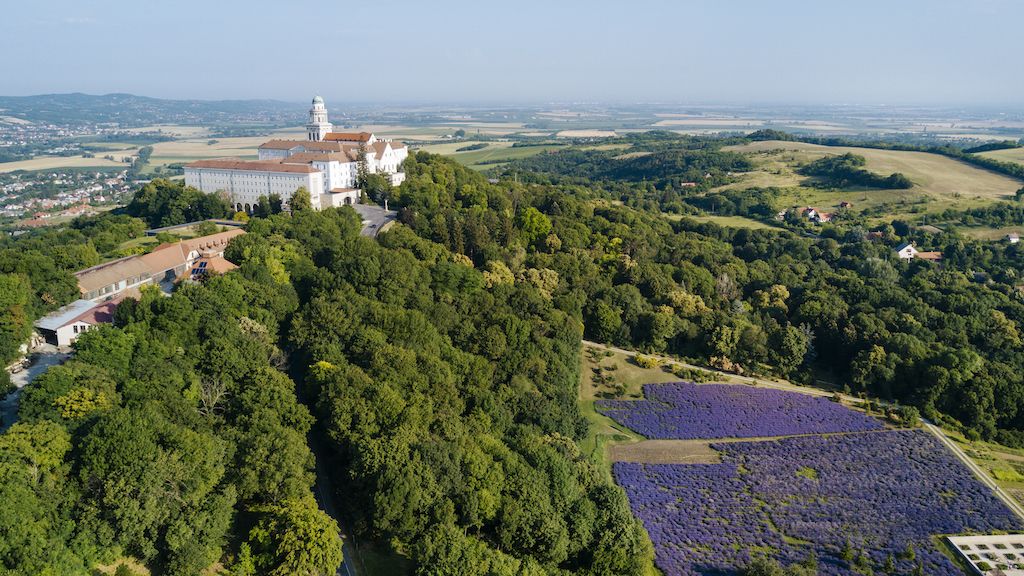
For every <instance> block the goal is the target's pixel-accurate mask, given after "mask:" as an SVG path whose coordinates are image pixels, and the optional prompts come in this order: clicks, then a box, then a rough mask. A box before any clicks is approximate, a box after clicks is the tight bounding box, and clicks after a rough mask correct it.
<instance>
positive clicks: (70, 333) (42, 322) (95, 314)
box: [35, 298, 121, 346]
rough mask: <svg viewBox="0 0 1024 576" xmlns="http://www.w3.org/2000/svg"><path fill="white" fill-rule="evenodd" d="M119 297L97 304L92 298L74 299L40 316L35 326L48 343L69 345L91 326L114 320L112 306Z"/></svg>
mask: <svg viewBox="0 0 1024 576" xmlns="http://www.w3.org/2000/svg"><path fill="white" fill-rule="evenodd" d="M120 301H121V299H120V298H119V299H117V300H110V301H108V302H103V303H100V304H97V303H96V302H93V301H92V300H84V299H83V300H75V301H74V302H72V303H71V304H68V305H67V306H64V307H63V308H61V309H59V310H57V311H55V312H54V313H52V314H50V315H49V316H45V317H43V318H40V319H39V320H38V321H37V322H36V324H35V326H36V329H37V330H39V334H41V335H42V336H43V338H45V339H46V341H47V342H49V343H50V344H54V345H56V346H70V345H71V344H72V343H74V341H75V340H77V339H78V337H79V336H80V335H82V334H84V333H85V332H86V331H88V330H90V329H91V328H92V327H93V326H96V325H98V324H109V323H111V322H113V321H114V308H116V307H117V305H118V304H119V303H120Z"/></svg>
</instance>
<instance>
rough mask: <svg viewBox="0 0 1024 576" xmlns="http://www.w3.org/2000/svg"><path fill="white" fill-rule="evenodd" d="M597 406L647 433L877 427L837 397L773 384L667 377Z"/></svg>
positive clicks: (708, 434)
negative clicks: (635, 394) (640, 395)
mask: <svg viewBox="0 0 1024 576" xmlns="http://www.w3.org/2000/svg"><path fill="white" fill-rule="evenodd" d="M597 410H598V411H599V412H601V413H603V414H605V415H606V416H609V417H611V418H612V419H613V420H615V421H616V422H618V423H620V424H622V425H623V426H626V427H627V428H629V429H631V430H633V431H635V432H637V433H639V434H642V435H644V436H646V437H647V438H679V439H695V438H753V437H758V436H788V435H795V434H822V433H829V432H864V431H869V430H881V429H882V424H881V422H879V421H878V420H875V419H874V418H871V417H870V416H866V415H864V414H861V413H860V412H854V411H853V410H850V409H848V408H846V407H844V406H842V405H841V404H839V403H836V402H832V401H831V400H828V399H825V398H821V397H817V396H806V395H803V394H797V393H794V392H784V391H782V390H776V389H773V388H753V387H748V386H736V385H733V384H691V383H689V382H673V383H668V384H648V385H645V386H644V399H643V400H598V401H597Z"/></svg>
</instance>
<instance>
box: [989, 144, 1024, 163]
mask: <svg viewBox="0 0 1024 576" xmlns="http://www.w3.org/2000/svg"><path fill="white" fill-rule="evenodd" d="M978 155H979V156H985V157H986V158H994V159H996V160H1002V161H1003V162H1016V163H1017V164H1024V148H1008V149H1006V150H990V151H988V152H982V153H980V154H978Z"/></svg>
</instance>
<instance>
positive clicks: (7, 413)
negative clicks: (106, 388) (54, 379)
mask: <svg viewBox="0 0 1024 576" xmlns="http://www.w3.org/2000/svg"><path fill="white" fill-rule="evenodd" d="M70 355H71V354H70V353H68V352H63V351H60V350H58V349H57V348H55V347H53V346H50V345H46V346H44V347H43V348H42V349H41V350H40V351H39V352H38V353H37V354H34V355H33V360H34V361H33V362H32V365H31V366H29V367H28V368H26V369H24V370H22V371H21V372H18V373H17V374H11V382H12V383H14V385H15V386H17V387H18V389H17V390H15V391H14V392H11V393H10V394H8V395H7V396H6V397H5V398H4V399H3V400H0V418H2V420H0V432H6V431H7V429H8V428H10V427H11V425H12V424H14V423H15V422H16V421H17V420H18V402H19V400H20V398H21V389H22V388H24V387H25V386H27V385H28V384H29V383H30V382H32V381H33V380H35V379H36V378H37V377H38V376H39V375H40V374H42V373H43V372H46V371H47V370H49V369H50V367H51V366H56V365H58V364H63V363H64V361H65V360H67V359H68V357H69V356H70ZM0 369H2V368H0Z"/></svg>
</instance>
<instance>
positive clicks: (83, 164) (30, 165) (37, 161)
mask: <svg viewBox="0 0 1024 576" xmlns="http://www.w3.org/2000/svg"><path fill="white" fill-rule="evenodd" d="M133 153H134V150H111V151H109V152H104V153H102V154H98V155H97V156H96V157H95V158H83V157H82V156H40V157H38V158H33V159H31V160H18V161H17V162H0V172H14V171H15V170H55V169H59V168H96V167H111V166H120V167H123V168H126V169H127V168H128V164H126V163H124V162H117V161H115V162H111V161H110V160H105V159H104V158H103V156H106V155H108V154H109V155H111V156H113V157H114V158H115V159H117V158H121V157H123V156H131V155H132V154H133Z"/></svg>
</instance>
